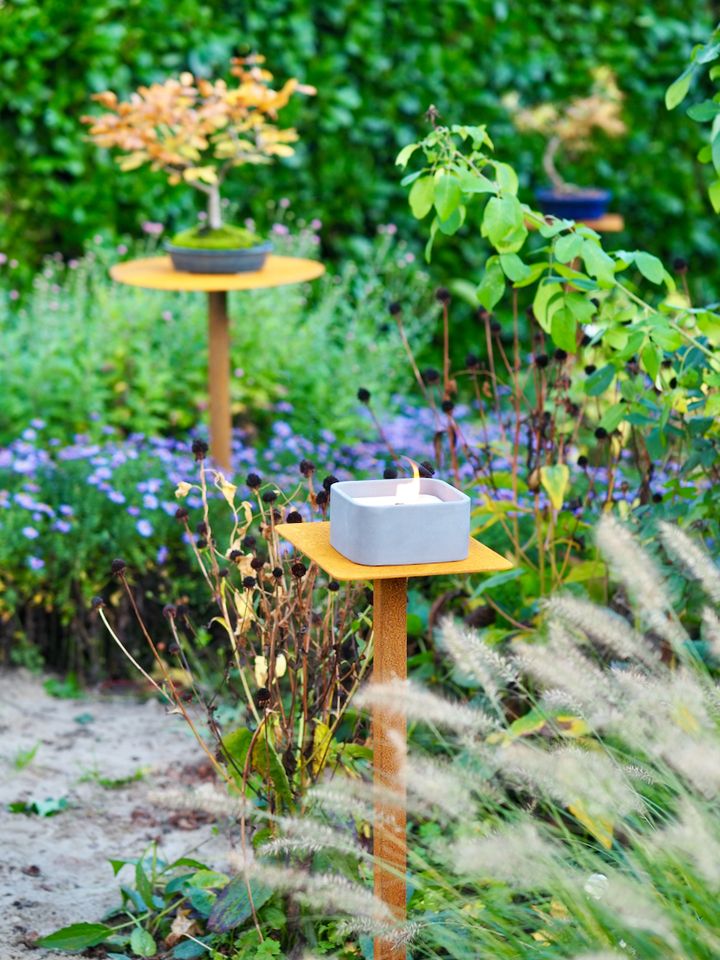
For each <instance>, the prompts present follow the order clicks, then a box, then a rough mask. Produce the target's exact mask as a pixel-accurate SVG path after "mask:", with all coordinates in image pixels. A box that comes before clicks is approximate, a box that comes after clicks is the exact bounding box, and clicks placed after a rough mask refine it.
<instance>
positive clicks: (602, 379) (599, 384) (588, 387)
mask: <svg viewBox="0 0 720 960" xmlns="http://www.w3.org/2000/svg"><path fill="white" fill-rule="evenodd" d="M614 379H615V367H614V366H613V365H612V364H611V363H606V364H605V366H604V367H600V369H599V370H595V371H594V372H593V373H591V374H590V376H589V377H588V378H587V380H586V381H585V393H586V394H587V395H588V396H589V397H599V396H600V394H601V393H605V391H606V390H607V388H608V387H609V386H610V384H611V383H612V382H613V380H614Z"/></svg>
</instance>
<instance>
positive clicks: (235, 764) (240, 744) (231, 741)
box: [222, 727, 252, 784]
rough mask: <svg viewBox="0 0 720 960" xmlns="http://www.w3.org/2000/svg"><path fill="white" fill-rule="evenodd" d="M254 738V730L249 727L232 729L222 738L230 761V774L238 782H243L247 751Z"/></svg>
mask: <svg viewBox="0 0 720 960" xmlns="http://www.w3.org/2000/svg"><path fill="white" fill-rule="evenodd" d="M251 740H252V731H250V730H248V728H247V727H241V728H240V729H239V730H231V731H230V733H226V734H225V736H224V737H223V738H222V746H223V750H224V751H225V754H226V756H227V758H228V761H229V766H230V774H231V776H232V777H233V779H234V780H235V782H236V783H238V784H240V783H242V777H243V770H244V769H245V760H246V759H247V752H248V750H249V749H250V741H251Z"/></svg>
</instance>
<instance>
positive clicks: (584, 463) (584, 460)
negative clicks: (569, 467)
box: [577, 453, 588, 470]
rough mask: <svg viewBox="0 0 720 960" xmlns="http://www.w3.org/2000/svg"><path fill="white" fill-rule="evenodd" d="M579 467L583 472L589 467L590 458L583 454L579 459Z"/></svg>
mask: <svg viewBox="0 0 720 960" xmlns="http://www.w3.org/2000/svg"><path fill="white" fill-rule="evenodd" d="M577 465H578V466H579V467H580V468H581V469H582V470H584V469H585V468H586V467H587V465H588V458H587V457H586V456H585V454H584V453H581V454H580V456H579V457H578V458H577Z"/></svg>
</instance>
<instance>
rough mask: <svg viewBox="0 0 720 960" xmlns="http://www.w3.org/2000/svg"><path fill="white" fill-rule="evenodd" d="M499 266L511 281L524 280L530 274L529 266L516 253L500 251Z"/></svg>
mask: <svg viewBox="0 0 720 960" xmlns="http://www.w3.org/2000/svg"><path fill="white" fill-rule="evenodd" d="M500 266H501V267H502V268H503V271H504V273H505V276H506V277H507V278H508V280H512V281H513V282H520V281H522V280H526V279H527V278H528V277H529V276H530V272H531V271H530V267H528V265H527V264H526V263H523V261H522V260H521V259H520V257H519V256H518V255H517V254H516V253H501V254H500Z"/></svg>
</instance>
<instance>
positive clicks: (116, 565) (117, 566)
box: [110, 559, 127, 577]
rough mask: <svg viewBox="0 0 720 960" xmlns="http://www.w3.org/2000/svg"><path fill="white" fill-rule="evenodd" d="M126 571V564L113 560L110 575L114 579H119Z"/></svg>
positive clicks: (122, 561)
mask: <svg viewBox="0 0 720 960" xmlns="http://www.w3.org/2000/svg"><path fill="white" fill-rule="evenodd" d="M126 569H127V564H126V563H125V561H124V560H119V559H117V560H113V562H112V563H111V564H110V573H112V574H113V575H114V576H116V577H119V576H120V574H122V573H124V572H125V570H126Z"/></svg>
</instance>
